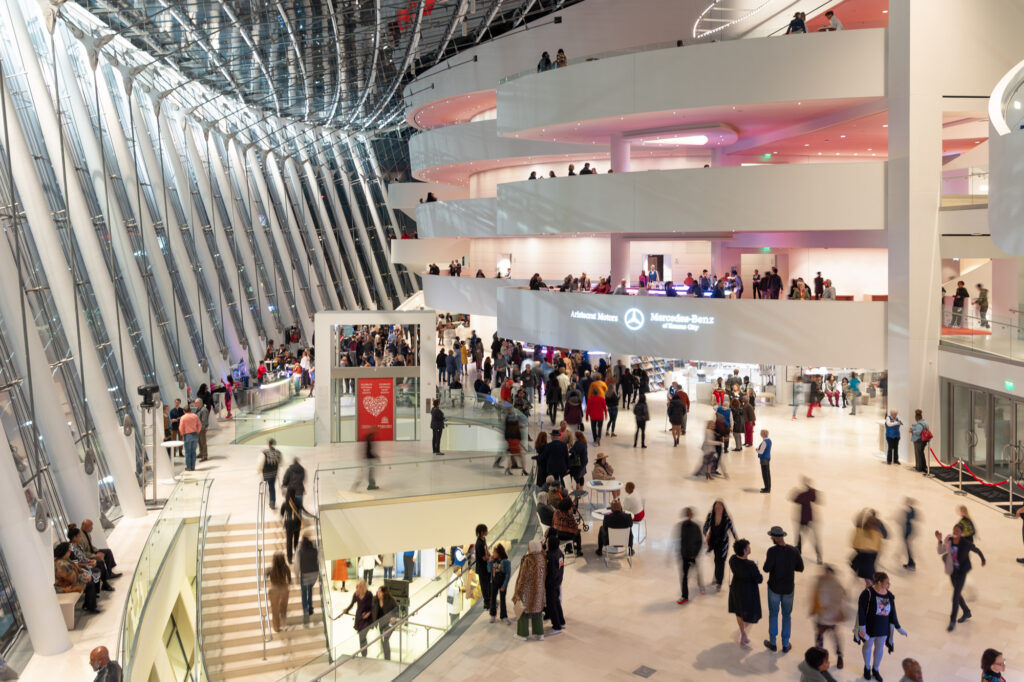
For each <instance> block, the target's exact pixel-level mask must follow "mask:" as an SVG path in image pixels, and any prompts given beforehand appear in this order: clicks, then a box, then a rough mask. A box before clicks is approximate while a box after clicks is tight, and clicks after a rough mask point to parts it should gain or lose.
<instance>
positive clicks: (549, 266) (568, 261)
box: [469, 237, 611, 284]
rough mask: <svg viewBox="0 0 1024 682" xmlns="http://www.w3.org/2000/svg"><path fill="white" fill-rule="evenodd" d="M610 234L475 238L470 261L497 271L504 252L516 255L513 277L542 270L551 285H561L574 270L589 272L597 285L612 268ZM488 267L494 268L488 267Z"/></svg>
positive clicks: (525, 277)
mask: <svg viewBox="0 0 1024 682" xmlns="http://www.w3.org/2000/svg"><path fill="white" fill-rule="evenodd" d="M610 248H611V247H610V245H609V240H608V238H607V237H574V238H569V237H556V238H553V237H518V238H514V237H502V238H498V239H474V240H472V244H471V246H470V250H469V262H470V266H471V267H472V268H473V272H476V268H483V269H484V272H486V273H488V275H491V274H493V272H492V271H493V269H494V266H495V264H496V263H497V262H498V257H499V256H500V254H504V253H511V254H512V276H513V277H515V278H517V279H522V280H529V279H530V277H532V276H533V273H535V272H539V273H540V275H541V277H543V278H544V281H545V282H546V283H547V284H558V283H559V282H561V281H562V279H563V278H564V277H565V276H566V275H568V274H569V273H570V272H572V273H573V274H575V275H579V274H580V273H582V272H586V273H587V275H588V276H589V277H590V278H591V279H592V280H593V281H594V284H597V278H598V277H604V276H607V275H608V273H609V272H610V270H611V252H610ZM488 267H489V268H490V270H488Z"/></svg>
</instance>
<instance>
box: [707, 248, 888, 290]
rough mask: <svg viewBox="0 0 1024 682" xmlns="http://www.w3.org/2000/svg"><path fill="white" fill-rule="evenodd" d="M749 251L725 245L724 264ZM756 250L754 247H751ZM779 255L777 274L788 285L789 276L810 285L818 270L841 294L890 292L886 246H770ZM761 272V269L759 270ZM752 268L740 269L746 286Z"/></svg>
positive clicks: (736, 262) (729, 264)
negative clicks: (850, 247)
mask: <svg viewBox="0 0 1024 682" xmlns="http://www.w3.org/2000/svg"><path fill="white" fill-rule="evenodd" d="M744 252H750V251H749V250H744V249H731V248H727V249H725V250H724V253H723V260H724V265H725V266H726V267H737V266H739V265H740V262H741V259H740V255H741V254H742V253H744ZM753 252H754V253H757V251H756V250H755V251H753ZM771 252H772V253H773V254H775V255H776V256H777V257H778V261H777V264H778V268H779V276H781V277H782V282H783V284H784V285H785V289H784V293H785V291H788V289H789V280H791V279H796V278H797V277H803V278H804V281H805V282H806V283H807V284H808V285H809V286H813V282H814V277H815V276H816V275H817V273H818V271H819V270H820V271H821V276H822V277H824V278H825V279H831V280H832V284H833V285H835V287H836V293H837V294H838V295H840V296H853V297H854V300H855V301H860V300H863V299H864V297H865V296H870V295H872V294H875V295H883V294H887V293H888V292H889V263H888V257H889V256H888V251H887V250H886V249H843V248H836V249H826V248H809V249H774V248H773V249H772V251H771ZM761 273H762V274H764V270H762V271H761ZM752 274H753V271H751V272H744V271H742V270H741V271H740V276H741V277H743V281H744V283H745V284H746V285H747V286H748V287H749V285H750V276H751V275H752ZM747 295H752V294H750V293H749V288H748V294H747Z"/></svg>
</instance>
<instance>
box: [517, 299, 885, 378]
mask: <svg viewBox="0 0 1024 682" xmlns="http://www.w3.org/2000/svg"><path fill="white" fill-rule="evenodd" d="M887 305H888V304H887V303H885V302H863V303H861V302H848V301H784V300H779V301H765V300H753V299H741V300H731V299H721V300H719V299H694V298H664V297H657V296H606V295H598V294H568V293H557V292H546V291H530V290H529V289H521V288H502V289H499V290H498V313H499V314H498V334H499V335H500V336H502V337H505V338H511V339H519V340H523V341H531V342H534V343H543V344H548V345H555V346H560V347H565V348H588V349H591V350H601V351H605V352H608V353H628V354H632V355H652V356H655V357H664V358H679V359H684V360H706V361H717V362H758V363H765V364H779V365H787V364H788V365H811V366H813V365H820V366H828V367H864V368H881V367H885V366H886V361H885V358H886V349H885V344H886V306H887ZM684 318H685V319H684ZM783 321H784V324H783V323H782V322H783ZM808 339H813V340H814V341H813V343H808Z"/></svg>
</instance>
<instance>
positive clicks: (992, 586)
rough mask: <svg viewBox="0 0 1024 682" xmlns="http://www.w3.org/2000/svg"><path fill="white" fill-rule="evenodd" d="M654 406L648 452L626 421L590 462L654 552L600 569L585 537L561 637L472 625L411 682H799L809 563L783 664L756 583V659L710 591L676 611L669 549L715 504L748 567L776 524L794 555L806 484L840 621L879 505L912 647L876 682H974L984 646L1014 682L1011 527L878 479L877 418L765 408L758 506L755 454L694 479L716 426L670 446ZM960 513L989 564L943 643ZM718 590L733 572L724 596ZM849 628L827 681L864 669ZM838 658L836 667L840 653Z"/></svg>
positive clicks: (1016, 607) (1018, 574)
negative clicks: (628, 508)
mask: <svg viewBox="0 0 1024 682" xmlns="http://www.w3.org/2000/svg"><path fill="white" fill-rule="evenodd" d="M663 404H664V401H663V400H658V399H655V400H653V401H652V405H651V414H652V417H653V420H652V422H651V428H650V429H649V433H648V435H649V438H648V446H649V447H648V448H647V449H646V450H642V449H634V448H633V447H632V442H633V439H632V436H633V419H632V417H631V416H627V417H624V418H620V427H619V432H620V434H621V435H620V437H619V438H617V439H612V438H606V439H605V441H604V442H603V443H602V446H601V447H600V448H599V450H601V451H604V452H606V453H607V454H608V456H609V459H610V461H611V463H612V465H613V466H614V467H615V472H616V476H617V478H619V479H620V480H632V481H634V482H636V484H637V486H638V490H639V491H641V492H642V493H643V495H644V496H645V498H646V506H647V518H648V523H649V539H648V541H647V542H646V543H645V544H644V545H643V547H642V549H641V550H640V552H639V553H638V554H637V555H636V556H635V557H634V560H633V567H632V568H629V567H628V566H627V565H626V564H625V563H624V562H623V563H620V564H618V565H616V564H612V566H611V567H610V568H606V567H605V565H604V563H603V561H602V560H601V559H600V558H598V557H597V556H595V555H594V550H595V549H596V542H597V534H596V530H595V529H593V528H592V529H591V531H590V533H589V534H588V536H586V537H585V538H584V552H585V557H584V558H583V559H582V560H576V562H575V563H574V564H571V565H569V566H567V568H566V572H565V580H564V584H563V608H564V610H565V614H566V619H567V621H568V624H567V629H566V630H567V631H566V632H565V633H564V634H562V635H560V636H558V637H548V638H547V639H546V640H545V641H544V642H537V641H530V642H526V643H524V642H521V641H519V640H517V639H516V638H514V637H513V633H512V632H511V631H510V630H509V629H508V628H505V627H502V626H500V625H491V624H489V623H488V622H487V619H486V618H478V619H477V620H476V622H475V623H474V624H473V625H472V626H471V627H470V629H469V630H468V632H467V633H466V634H465V635H463V636H462V637H461V638H459V639H458V640H457V641H456V642H455V643H454V644H453V645H452V647H451V648H450V649H449V650H448V651H447V652H445V653H444V654H442V655H441V656H440V658H439V659H438V660H437V661H436V662H435V663H434V664H433V665H432V666H431V667H430V668H429V669H428V670H427V671H426V673H425V674H424V675H423V676H421V679H431V680H442V679H443V680H469V679H474V680H477V679H481V678H486V679H488V680H493V681H497V682H503V681H506V680H527V679H533V680H536V679H543V678H545V677H548V676H551V675H554V676H557V677H561V678H565V677H566V676H567V675H568V676H569V677H570V678H572V679H593V680H602V679H605V680H612V679H621V680H626V679H636V676H634V675H633V674H632V673H633V671H635V670H636V669H638V668H639V667H640V666H647V667H649V668H653V669H655V670H656V671H657V672H656V673H655V674H654V677H653V678H652V679H671V680H681V681H688V680H694V681H696V680H726V679H742V678H746V679H758V680H762V679H763V680H796V679H798V678H799V674H798V673H797V672H796V666H797V664H798V663H799V661H800V660H802V655H803V652H804V651H805V650H806V648H807V647H809V646H811V645H812V644H813V626H812V622H811V619H810V616H809V610H810V607H811V589H812V586H813V583H814V581H815V577H816V576H817V574H818V573H819V572H820V570H821V569H820V568H819V567H818V566H817V565H815V563H814V561H813V553H810V552H808V551H807V547H806V545H805V556H806V557H808V558H810V559H811V560H810V561H808V564H807V566H806V569H805V571H804V573H803V574H798V576H797V581H796V593H795V595H796V596H795V602H794V607H793V634H792V644H793V650H792V651H791V652H790V653H788V654H785V655H784V654H781V653H772V652H770V651H768V650H767V649H765V648H764V646H763V645H762V643H761V642H762V640H764V639H765V637H766V636H767V630H768V626H767V603H766V597H765V585H764V584H762V586H761V594H762V600H765V603H763V609H764V612H765V617H764V618H763V619H762V620H761V622H760V623H758V624H757V625H755V626H754V627H753V629H752V632H751V634H750V637H751V640H752V645H751V647H750V648H744V647H741V646H740V645H739V644H738V642H737V640H738V628H737V626H736V621H735V619H734V617H733V616H732V615H731V614H729V613H728V612H727V608H728V607H727V599H726V590H723V592H722V593H720V594H716V593H715V591H714V589H713V588H712V589H710V590H709V591H708V593H707V594H706V595H703V596H702V595H700V594H699V593H697V594H696V596H695V589H694V588H693V583H692V582H691V602H690V603H689V604H686V605H684V606H677V605H676V603H675V600H676V599H677V598H678V596H679V578H678V571H677V562H676V552H677V549H676V545H675V542H674V539H675V535H676V527H677V524H678V522H679V518H680V510H681V509H682V508H683V507H685V506H693V507H694V508H695V509H696V511H697V516H698V521H699V522H701V523H702V522H703V519H704V517H705V515H706V514H707V512H708V510H709V509H710V507H711V504H712V503H713V502H714V500H715V499H717V498H721V499H723V500H724V501H725V503H726V505H727V506H728V509H729V512H730V514H731V515H732V517H733V519H734V523H735V525H736V528H737V531H738V532H739V534H740V536H741V537H745V538H747V539H749V540H750V541H751V543H752V545H753V552H752V556H751V558H753V559H756V560H757V561H758V562H759V563H762V564H763V562H764V556H765V551H766V550H767V548H768V547H769V541H768V537H767V535H766V533H767V531H768V529H769V528H770V527H771V526H772V525H776V524H777V525H781V526H783V527H784V528H785V529H786V530H787V531H789V533H790V538H789V539H791V540H794V541H795V538H793V528H794V526H795V523H796V517H795V511H796V509H795V505H794V504H793V503H792V502H791V501H790V500H791V497H792V491H793V490H794V489H796V488H797V486H798V485H799V484H800V479H801V477H802V476H803V475H807V476H809V477H810V478H811V479H812V480H813V481H814V484H815V486H816V487H817V488H818V489H819V491H820V500H821V505H820V506H819V507H817V509H816V513H817V515H818V518H819V523H818V526H819V529H820V531H821V534H822V543H823V552H824V560H825V562H827V563H829V564H832V565H833V566H834V567H835V568H836V570H837V573H838V575H839V576H840V577H841V579H842V581H843V584H844V585H845V586H846V588H847V592H848V597H849V605H850V610H852V609H853V606H854V600H855V599H856V597H857V596H858V595H859V593H860V591H861V590H862V589H863V583H862V582H861V581H859V580H856V579H855V577H854V575H853V573H852V571H851V570H850V569H849V567H848V561H849V559H850V557H851V555H852V550H851V547H850V542H851V536H852V532H853V519H854V516H855V515H856V514H857V513H858V512H859V511H860V510H861V509H863V508H864V507H873V508H875V509H877V510H878V512H879V515H880V516H881V518H882V520H883V522H884V523H885V524H886V526H887V527H888V529H889V531H890V533H891V535H890V539H889V540H888V541H887V542H886V543H885V546H884V548H883V550H882V553H881V555H880V559H879V562H878V565H879V568H880V570H885V571H888V572H889V574H890V578H891V583H892V585H891V589H892V591H893V593H894V594H895V595H896V599H897V608H898V613H899V616H900V621H901V623H902V625H903V626H904V627H905V629H906V630H907V632H908V635H909V636H908V637H906V638H903V637H897V641H896V649H895V653H894V654H892V655H886V657H885V659H884V660H883V662H882V665H881V668H880V671H881V673H882V675H883V677H884V678H885V679H886V680H892V681H893V682H895V681H896V680H898V679H899V678H900V676H901V675H902V672H901V670H900V661H901V660H902V659H903V658H904V657H908V656H909V657H914V658H916V659H917V660H918V661H919V662H920V663H921V664H922V665H923V667H924V679H925V680H942V681H948V680H977V679H979V678H980V665H979V661H980V658H981V653H982V651H983V650H984V649H985V648H987V647H994V648H997V649H1000V650H1002V651H1004V652H1007V658H1008V659H1009V665H1010V667H1011V670H1008V671H1007V673H1006V677H1007V679H1016V678H1018V677H1019V673H1017V672H1016V671H1019V670H1024V667H1020V663H1019V662H1018V661H1017V660H1015V659H1016V658H1017V657H1016V656H1015V655H1014V653H1015V651H1016V650H1015V649H1014V646H1015V645H1014V644H1013V642H1015V641H1018V640H1017V637H1018V636H1019V635H1020V633H1021V631H1022V627H1024V626H1021V625H1020V623H1021V622H1022V618H1021V617H1022V616H1024V611H1022V606H1024V591H1022V590H1021V589H1020V587H1019V585H1020V582H1021V580H1022V579H1024V566H1021V565H1020V564H1018V563H1016V561H1015V558H1016V557H1018V556H1024V547H1021V531H1020V521H1017V520H1011V519H1007V518H1004V517H1003V516H1002V515H1001V514H999V513H997V512H996V511H994V510H992V509H991V508H989V507H987V506H985V505H984V504H982V503H980V502H978V501H977V500H975V499H972V498H960V497H957V496H955V495H954V494H953V493H952V492H951V491H950V489H948V488H946V487H945V486H944V485H943V484H941V483H939V482H937V481H935V480H934V479H928V478H925V477H923V476H922V475H920V474H917V473H915V472H914V471H913V470H912V469H911V468H909V467H906V466H900V467H896V466H888V465H886V464H885V458H884V456H881V453H880V449H879V432H878V424H879V422H880V420H881V419H882V412H881V409H880V407H879V406H877V405H876V406H872V407H869V408H867V409H864V410H863V411H862V412H861V413H859V414H858V415H857V416H850V415H849V414H848V413H847V411H845V410H840V409H837V408H829V407H826V408H824V409H823V410H822V412H821V414H820V416H818V417H816V418H815V419H806V418H805V416H804V415H805V412H803V411H801V413H800V415H801V416H800V418H799V419H798V420H796V421H793V420H792V419H791V414H792V408H787V407H785V406H780V407H777V408H759V410H758V411H759V418H758V424H757V429H760V428H767V429H769V430H770V431H771V437H772V440H773V443H774V449H773V455H774V457H773V460H772V474H773V486H772V492H771V494H768V495H765V494H760V493H759V492H758V490H759V489H760V487H761V478H760V470H759V467H758V466H757V458H756V456H755V454H754V453H753V451H752V450H753V448H745V449H744V451H743V452H739V453H733V452H730V453H729V455H728V460H727V462H728V472H729V476H730V477H729V479H727V480H726V479H716V480H713V481H711V482H705V481H704V480H702V479H696V478H693V477H692V476H691V473H692V472H693V470H694V468H695V467H696V464H697V461H698V459H699V457H700V442H701V439H702V433H701V428H700V425H701V419H705V420H706V419H707V418H708V417H709V416H710V414H711V408H710V406H707V405H701V406H695V408H694V411H693V413H692V414H691V417H690V424H691V425H692V426H690V428H689V429H688V435H687V436H686V440H685V442H684V443H683V444H681V445H680V446H679V447H678V448H673V447H672V441H671V435H670V434H669V433H666V432H665V431H664V428H665V424H664V417H663V416H662V415H663V411H664V410H663ZM756 441H757V439H755V442H756ZM591 457H592V458H593V455H592V456H591ZM906 496H911V497H913V498H915V499H916V500H917V502H918V515H919V523H918V527H917V534H916V537H914V539H913V541H912V548H913V551H914V554H915V560H916V561H917V566H918V567H917V571H916V572H914V573H911V572H908V571H906V570H904V569H903V568H902V565H903V564H904V563H905V562H906V556H905V552H904V549H903V545H902V541H901V540H900V539H899V535H900V520H899V515H900V505H901V502H902V501H903V499H904V498H905V497H906ZM961 503H964V504H966V505H967V506H968V508H969V509H970V512H971V514H972V516H973V517H974V519H975V521H976V523H977V526H978V529H979V532H978V539H977V544H978V546H979V547H980V548H981V549H982V550H983V551H984V552H985V555H986V557H987V559H988V564H987V566H985V567H981V566H980V563H979V562H977V561H975V568H974V570H973V571H972V572H971V574H970V576H969V578H968V581H967V588H966V591H965V597H966V600H967V602H968V604H969V605H970V606H971V608H972V610H973V614H974V616H973V619H972V620H971V621H969V622H967V623H965V624H963V625H960V626H958V627H957V629H956V630H955V631H954V632H953V633H952V634H950V633H947V632H946V625H947V623H948V621H949V610H950V603H951V601H950V600H951V594H952V590H951V586H950V583H949V579H948V578H947V577H946V575H945V574H944V572H943V568H942V564H941V562H940V560H939V558H938V556H937V554H936V551H935V550H936V543H935V540H934V537H933V533H934V531H935V530H937V529H938V530H942V531H943V533H948V532H949V530H950V528H951V527H952V525H953V524H954V523H955V521H956V519H957V516H956V512H955V508H956V506H957V505H959V504H961ZM712 569H713V565H712V561H711V558H710V556H707V555H705V556H704V557H703V558H702V565H701V574H702V577H703V578H704V580H705V581H707V582H710V581H711V576H712V572H713V571H712ZM728 579H729V577H728V569H727V570H726V582H727V583H728ZM691 580H692V574H691ZM851 628H852V622H851V621H849V620H848V621H847V622H846V624H844V625H843V626H842V627H841V634H842V646H843V650H844V658H845V662H846V667H845V669H844V670H836V669H834V668H833V670H832V674H833V675H834V676H835V677H836V679H837V680H841V681H843V682H848V681H852V680H855V679H863V678H862V677H861V673H862V669H863V659H862V658H861V655H860V649H859V648H858V647H855V646H854V644H853V642H852V638H851V634H852V630H851ZM830 646H831V645H830ZM832 659H833V663H834V662H835V655H834V651H833V653H832Z"/></svg>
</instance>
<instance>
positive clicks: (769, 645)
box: [764, 639, 779, 651]
mask: <svg viewBox="0 0 1024 682" xmlns="http://www.w3.org/2000/svg"><path fill="white" fill-rule="evenodd" d="M764 648H765V649H767V650H768V651H778V650H779V648H778V647H777V646H775V645H774V644H772V643H771V640H768V639H766V640H764Z"/></svg>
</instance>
